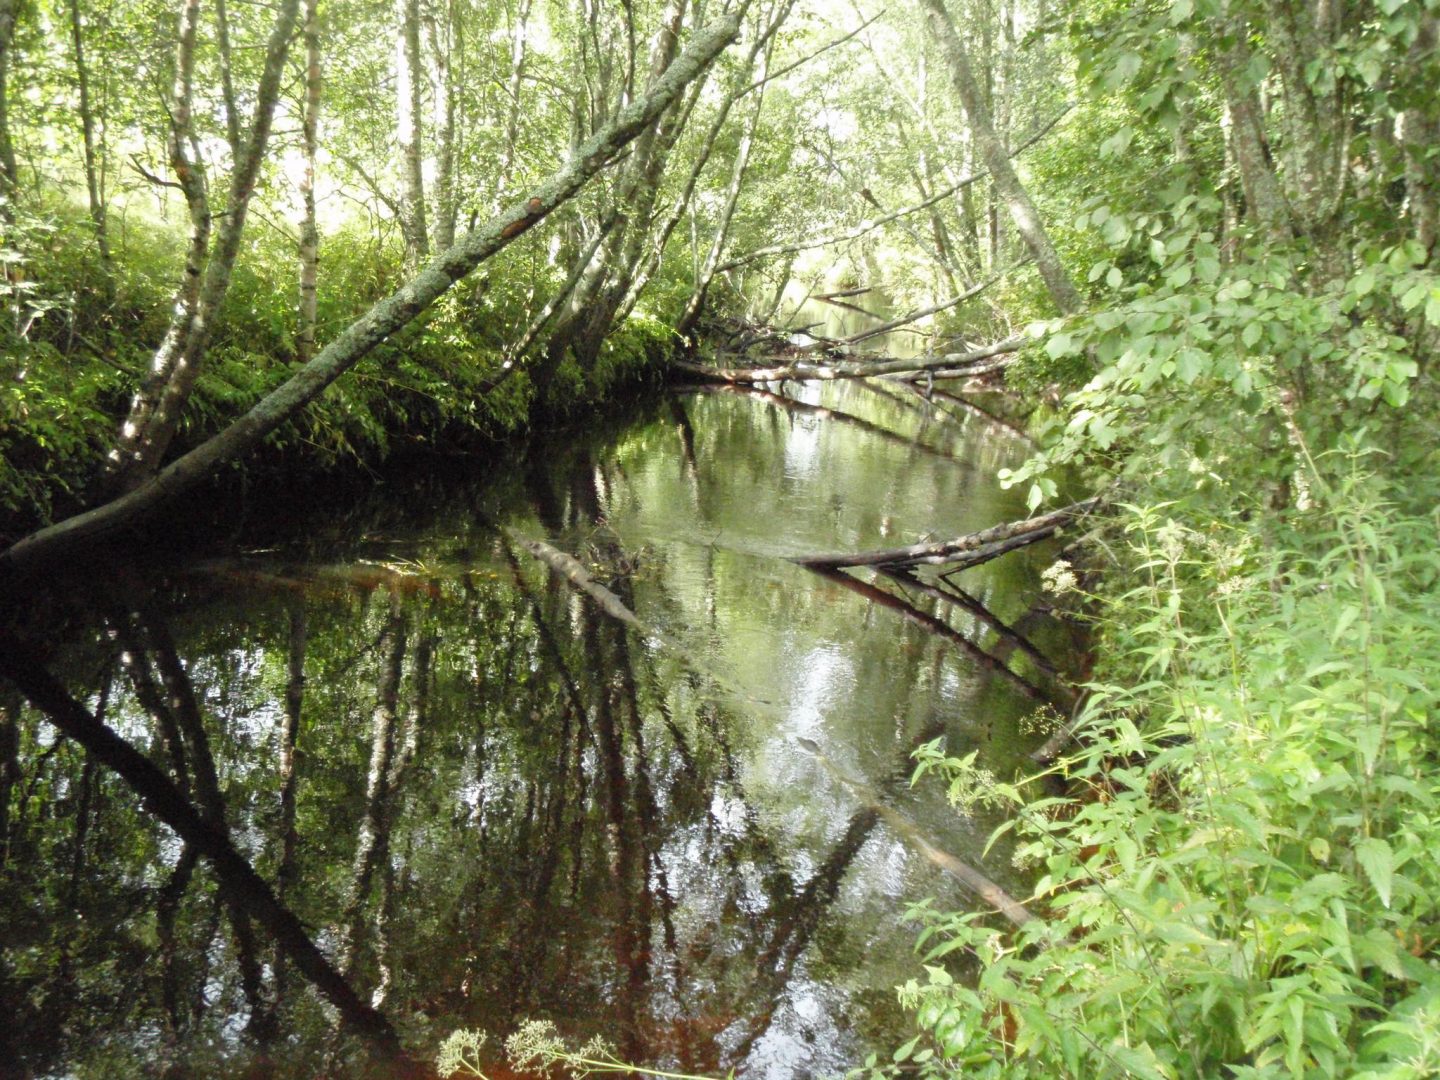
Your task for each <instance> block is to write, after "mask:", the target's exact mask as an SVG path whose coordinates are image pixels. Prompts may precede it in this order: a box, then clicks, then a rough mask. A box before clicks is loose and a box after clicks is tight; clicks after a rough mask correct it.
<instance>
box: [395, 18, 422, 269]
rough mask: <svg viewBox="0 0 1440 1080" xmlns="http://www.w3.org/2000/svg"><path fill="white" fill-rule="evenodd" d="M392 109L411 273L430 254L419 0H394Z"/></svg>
mask: <svg viewBox="0 0 1440 1080" xmlns="http://www.w3.org/2000/svg"><path fill="white" fill-rule="evenodd" d="M395 18H396V23H397V33H396V40H395V109H396V120H397V128H396V136H397V138H398V139H399V142H400V231H401V232H402V233H403V234H404V236H405V272H406V273H408V274H414V273H415V272H416V271H417V270H418V269H419V268H420V264H421V263H422V262H423V261H424V260H426V259H428V258H429V257H430V238H429V234H428V232H427V230H426V227H425V178H424V175H423V172H422V165H423V162H424V146H423V136H424V130H423V122H422V120H421V116H422V98H423V88H424V73H423V72H422V70H421V66H420V0H396V3H395Z"/></svg>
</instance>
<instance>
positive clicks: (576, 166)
mask: <svg viewBox="0 0 1440 1080" xmlns="http://www.w3.org/2000/svg"><path fill="white" fill-rule="evenodd" d="M742 14H743V8H742V9H741V10H737V11H734V12H731V13H730V14H729V15H726V16H723V17H722V18H720V19H717V20H716V21H715V22H714V23H712V24H711V25H710V26H708V27H706V28H705V29H704V30H702V31H700V32H699V33H697V34H696V35H695V36H694V38H693V39H692V40H691V42H690V46H689V48H687V49H686V50H685V52H684V53H683V54H682V55H681V56H680V57H678V58H677V59H676V61H675V62H674V63H673V64H671V65H670V67H669V68H668V69H667V70H666V72H665V74H664V75H663V76H661V77H660V79H659V80H657V81H656V83H655V84H654V85H653V86H652V87H651V88H650V90H649V91H648V92H647V93H645V94H644V95H643V96H642V97H640V98H639V99H638V100H636V101H635V102H633V103H632V104H630V105H629V106H627V107H626V108H625V109H623V110H621V112H620V113H619V115H617V116H616V118H615V120H614V122H613V123H611V124H610V125H609V126H607V127H606V128H604V129H602V130H601V131H599V132H597V133H596V134H595V135H594V136H593V137H592V138H591V139H589V140H588V141H587V142H585V143H584V144H582V145H581V146H580V147H578V148H577V149H576V150H575V152H574V153H573V154H572V156H571V157H570V159H569V160H568V161H567V162H566V163H565V164H564V165H563V166H562V167H561V168H560V169H559V171H557V172H556V173H555V174H554V175H552V176H551V177H550V178H549V179H548V180H547V181H545V183H543V184H541V185H539V186H538V187H536V188H534V189H533V190H534V194H533V195H532V196H531V197H530V198H529V199H528V200H526V201H524V202H520V203H516V204H514V205H512V206H511V207H510V208H509V209H508V210H506V211H505V212H504V213H502V214H500V215H498V216H497V217H495V218H494V219H493V220H491V221H490V222H489V223H487V224H486V225H484V226H481V227H480V228H478V229H475V230H473V231H471V232H470V233H469V234H468V235H467V236H466V237H465V238H464V239H462V240H461V241H460V242H458V243H457V244H456V245H455V246H454V247H452V248H451V249H450V250H448V251H446V252H445V253H444V254H442V255H440V256H438V257H437V258H436V259H434V260H433V261H432V262H431V263H430V264H429V265H428V266H427V267H425V269H424V270H422V271H421V272H420V273H419V274H418V275H416V276H415V277H414V278H413V279H411V280H410V281H409V282H407V283H406V284H405V285H403V286H402V287H401V288H400V289H399V290H398V291H397V292H395V293H394V294H392V295H391V296H389V297H387V298H386V299H384V300H381V301H380V302H379V303H377V304H376V305H375V306H374V307H372V308H371V309H370V310H369V311H368V312H367V313H366V314H365V315H363V316H362V317H361V318H360V319H358V320H357V321H356V322H355V323H353V324H352V325H351V326H350V327H349V328H347V329H346V330H345V331H343V332H342V333H341V334H340V335H339V336H338V337H337V338H335V340H333V341H332V342H331V343H330V344H329V345H327V346H326V347H325V348H324V349H322V350H321V351H320V353H319V355H318V356H316V357H315V359H314V360H312V361H310V363H308V364H306V365H305V366H304V367H303V368H301V369H300V370H299V371H297V372H296V373H295V374H294V375H293V376H291V378H290V379H289V380H287V381H286V382H285V383H283V384H282V385H281V386H279V387H277V388H276V389H275V390H272V391H271V392H270V393H269V394H267V395H266V396H265V397H264V398H262V399H261V400H260V401H259V402H258V403H257V404H256V405H255V406H254V407H253V408H252V409H251V410H250V411H249V412H248V413H246V414H245V415H244V416H242V417H241V418H240V419H238V420H236V421H235V422H234V423H233V424H231V425H230V426H229V427H228V428H226V429H225V430H224V431H222V432H221V433H220V434H218V435H216V436H215V437H214V438H212V439H210V440H209V441H208V442H205V443H204V444H202V445H201V446H198V447H196V448H195V449H194V450H191V451H190V452H189V453H187V454H185V455H183V456H181V457H180V458H177V459H176V460H175V461H173V462H172V463H171V464H170V465H168V466H167V467H166V468H164V469H162V470H161V471H160V472H159V473H158V474H157V475H155V476H154V477H153V478H152V479H150V480H148V481H146V482H145V483H144V484H142V485H141V486H139V487H137V488H136V489H134V490H133V491H130V492H127V493H126V494H125V495H122V496H120V497H119V498H117V499H114V500H112V501H110V502H108V503H106V504H105V505H103V506H100V507H97V508H96V509H94V510H90V511H87V512H86V513H83V514H79V515H77V516H75V517H73V518H69V519H67V520H66V521H62V522H60V523H58V524H56V525H52V526H50V527H48V528H45V529H41V530H40V531H39V532H36V533H34V534H32V535H31V536H29V537H26V538H25V539H23V540H21V541H20V542H19V543H17V544H15V545H14V546H13V547H11V548H10V549H9V550H7V551H6V552H5V553H4V554H3V555H0V569H9V570H19V569H22V568H27V567H29V568H33V567H36V566H39V565H40V564H42V563H44V562H46V561H49V560H50V559H53V558H54V557H55V556H57V555H59V554H60V553H61V552H63V551H69V550H72V549H73V548H74V547H75V546H76V545H77V544H79V543H81V542H83V541H86V540H89V539H92V538H95V537H100V536H104V535H107V534H110V533H113V532H115V531H117V530H119V529H123V528H125V527H126V526H128V525H130V524H131V523H133V522H134V521H136V520H137V519H138V518H140V517H142V516H144V515H145V514H147V513H149V512H151V511H152V510H153V509H154V508H155V507H157V506H159V505H161V504H162V503H164V502H165V501H166V500H168V499H170V498H173V497H174V496H176V495H179V494H180V493H181V492H184V491H188V490H189V489H190V488H192V487H194V486H195V485H196V484H198V483H200V482H201V481H203V480H205V479H206V478H207V477H209V476H210V474H211V473H212V472H214V470H215V469H217V468H218V467H219V466H220V465H221V464H223V463H225V462H227V461H230V460H232V459H233V458H235V457H237V456H239V455H241V454H244V453H246V452H248V451H249V450H251V449H253V448H254V447H255V446H257V445H258V444H259V443H260V442H261V441H262V440H263V439H264V438H265V437H266V436H267V435H269V434H270V432H272V431H274V430H275V429H276V428H277V427H279V426H280V425H281V424H283V423H285V421H286V420H288V419H290V417H292V416H293V415H295V413H297V412H298V411H299V410H301V409H303V408H304V407H305V406H306V405H308V404H309V403H310V402H311V401H313V400H315V398H317V397H319V396H320V394H321V393H323V392H324V390H325V388H326V387H327V386H329V385H330V384H331V383H332V382H334V381H335V380H336V379H337V378H339V377H340V376H341V375H342V374H344V373H345V372H346V371H348V370H349V369H350V368H352V367H353V366H354V365H355V364H357V363H359V361H360V360H361V359H363V358H364V357H365V356H366V355H367V354H368V353H369V352H370V350H371V349H373V348H375V346H376V345H378V344H380V342H382V341H384V340H385V339H386V338H388V337H389V336H390V335H391V334H393V333H394V332H395V331H397V330H399V329H400V328H401V327H403V326H406V325H408V324H409V323H410V322H411V321H412V320H413V319H414V318H415V317H416V316H417V315H419V314H420V313H421V312H423V311H424V310H425V309H426V308H428V307H429V306H430V305H431V304H432V303H434V302H435V300H436V299H438V298H439V297H440V296H442V295H443V294H444V293H445V292H446V291H447V290H449V288H450V287H451V286H452V285H454V284H455V282H457V281H459V280H460V279H461V278H463V277H464V276H465V275H466V274H468V273H470V271H471V270H473V269H475V267H476V266H478V265H480V263H482V262H484V261H485V260H486V259H488V258H489V257H490V256H492V255H493V254H495V252H497V251H499V250H501V249H502V248H504V247H505V246H506V245H508V244H509V243H510V242H511V241H512V240H513V239H514V238H515V237H517V236H519V235H520V234H521V233H523V232H525V231H526V230H527V229H529V228H531V227H533V226H534V225H535V224H536V223H538V222H540V221H541V220H543V219H544V218H546V217H548V216H549V215H550V214H551V213H552V212H553V211H554V210H555V208H556V207H558V206H559V205H561V204H562V203H564V202H565V201H566V200H567V199H569V198H570V197H571V196H572V195H574V194H575V192H577V191H579V190H580V188H581V187H583V186H584V185H585V183H586V182H587V181H589V180H590V178H591V177H593V176H594V175H595V174H596V173H598V172H600V171H601V170H602V169H603V168H605V166H606V165H608V164H609V163H610V162H611V161H612V160H614V158H615V156H616V154H618V153H619V151H620V150H621V149H622V148H624V147H625V146H626V145H627V144H628V143H629V142H630V141H631V140H633V139H634V138H635V137H636V136H637V135H638V134H639V133H640V132H641V131H643V130H644V129H645V128H646V127H647V126H648V125H649V124H651V123H652V122H653V121H654V120H655V118H656V117H658V116H659V115H660V114H661V113H662V112H663V111H664V110H665V109H666V108H667V107H668V106H669V105H670V103H671V102H673V101H674V100H675V99H676V98H677V97H678V96H679V95H680V93H681V91H682V90H684V88H685V87H686V85H688V84H689V83H690V82H691V81H692V80H693V79H694V78H695V77H696V76H698V75H699V74H700V73H701V72H702V71H704V70H705V69H706V68H707V67H708V66H709V65H710V63H711V62H712V61H713V60H714V59H715V58H716V57H717V56H719V55H720V53H721V52H722V51H723V50H724V48H725V47H726V46H727V45H728V44H729V43H730V42H731V41H733V40H734V39H735V35H736V34H737V33H738V32H739V29H740V19H741V16H742Z"/></svg>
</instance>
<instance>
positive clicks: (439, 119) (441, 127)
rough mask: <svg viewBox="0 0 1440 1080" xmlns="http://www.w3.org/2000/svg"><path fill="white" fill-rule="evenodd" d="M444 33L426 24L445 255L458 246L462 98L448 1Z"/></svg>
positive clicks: (438, 233) (439, 236) (438, 231)
mask: <svg viewBox="0 0 1440 1080" xmlns="http://www.w3.org/2000/svg"><path fill="white" fill-rule="evenodd" d="M443 18H444V33H443V34H442V33H441V32H440V29H439V28H438V27H437V26H436V20H435V19H434V18H431V19H429V20H428V21H427V22H426V26H427V27H428V29H429V31H430V54H431V57H432V63H433V67H434V74H433V76H432V78H431V80H430V95H431V99H432V100H431V105H430V115H431V123H432V124H433V125H434V128H435V246H436V247H437V248H439V249H440V250H441V251H444V250H445V249H446V248H448V247H449V246H450V245H451V244H453V243H455V220H456V216H457V210H456V206H455V110H456V107H457V104H458V98H459V95H458V93H457V92H456V85H455V72H454V64H455V48H454V45H455V37H456V35H457V34H458V33H459V32H460V26H459V22H458V20H457V16H456V11H455V0H447V2H446V4H445V7H444V11H443Z"/></svg>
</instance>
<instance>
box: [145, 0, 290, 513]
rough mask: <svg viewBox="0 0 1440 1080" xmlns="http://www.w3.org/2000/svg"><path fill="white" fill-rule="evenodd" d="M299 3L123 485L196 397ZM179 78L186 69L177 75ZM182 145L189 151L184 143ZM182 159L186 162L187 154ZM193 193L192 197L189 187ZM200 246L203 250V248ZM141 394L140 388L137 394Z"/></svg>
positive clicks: (190, 3) (286, 4) (274, 57)
mask: <svg viewBox="0 0 1440 1080" xmlns="http://www.w3.org/2000/svg"><path fill="white" fill-rule="evenodd" d="M299 7H300V0H281V3H280V5H279V11H278V13H277V15H276V17H275V25H274V28H273V29H272V30H271V33H270V40H269V42H268V43H267V45H266V52H265V64H264V69H263V71H262V73H261V76H260V83H259V86H258V88H257V90H256V102H255V117H254V120H253V122H252V123H251V126H250V132H249V135H248V138H247V139H246V142H245V145H244V147H243V150H242V153H241V155H240V159H239V160H238V161H236V162H235V168H234V170H233V171H232V172H231V175H230V190H229V193H228V197H227V201H226V211H225V212H224V213H223V214H221V215H219V217H220V227H219V230H218V231H217V233H216V237H215V249H214V251H213V252H210V254H209V257H208V259H204V267H205V269H204V281H203V283H201V284H200V286H199V290H198V297H197V299H196V302H195V306H194V307H193V309H191V310H190V311H189V312H182V311H181V309H180V308H179V306H178V305H177V313H176V319H175V320H174V321H172V324H171V333H170V334H167V336H166V342H165V343H162V345H161V351H160V352H157V354H156V359H155V362H154V363H152V365H151V371H152V374H154V375H156V376H159V374H160V371H161V370H162V368H164V369H167V370H165V374H164V376H163V388H162V389H161V391H160V393H159V398H158V400H156V401H154V402H153V405H148V403H147V405H148V407H147V408H146V409H145V410H144V412H145V415H144V418H143V422H138V423H137V419H136V408H135V407H134V406H132V408H131V416H130V418H129V419H128V420H127V421H126V425H125V428H124V429H123V430H122V445H121V447H120V450H121V452H122V453H123V454H124V455H125V458H126V460H123V461H122V463H121V464H122V468H123V471H122V473H121V477H120V479H121V485H122V487H124V488H125V489H127V490H130V489H134V488H137V487H139V486H141V485H142V484H144V483H145V482H147V481H148V480H149V479H150V478H151V476H153V474H154V473H155V472H156V470H157V469H158V468H159V465H160V461H161V459H162V458H163V457H164V455H165V451H166V450H167V449H169V447H170V442H171V440H172V439H174V437H175V432H176V431H177V430H178V429H179V426H180V417H181V413H182V412H183V410H184V408H185V404H186V403H187V402H188V401H189V400H190V394H191V392H192V391H193V390H194V388H195V380H196V379H198V378H199V377H200V367H201V364H202V362H203V361H204V357H205V347H206V345H207V343H208V342H209V340H210V334H211V333H212V332H213V330H214V326H215V320H216V318H217V317H218V315H219V312H220V306H221V305H222V304H223V303H224V301H225V294H226V292H227V291H228V290H229V288H230V275H231V273H232V271H233V270H234V268H235V259H236V257H237V256H238V255H239V253H240V240H241V237H242V235H243V233H244V231H245V217H246V213H247V211H248V210H249V207H250V198H251V196H252V195H253V194H254V192H255V181H256V178H257V176H258V175H259V172H260V165H261V163H262V162H263V160H264V158H265V150H266V146H267V144H268V142H269V139H270V125H271V122H272V121H273V120H274V117H275V105H276V102H277V101H278V100H279V96H280V80H281V76H282V75H283V74H284V71H285V59H286V57H287V56H288V55H289V51H290V39H291V37H292V36H293V33H294V29H295V21H296V18H297V16H298V13H299ZM198 9H199V3H198V0H184V13H183V14H182V22H181V26H182V46H181V52H182V53H188V55H187V56H186V57H185V58H186V59H187V61H188V62H189V63H190V64H191V65H193V63H194V35H195V30H194V26H193V23H194V21H195V20H196V19H197V18H198ZM187 19H188V20H189V21H190V23H191V24H192V25H190V26H189V27H188V31H187V27H186V20H187ZM186 32H188V35H189V48H188V50H187V49H186V48H185V47H184V35H185V33H186ZM178 82H179V76H178V75H177V83H178ZM189 83H190V72H188V71H187V72H186V75H185V86H184V97H183V100H184V102H185V106H186V111H185V118H184V123H183V124H181V123H178V122H177V123H176V124H175V125H174V129H175V130H172V135H171V141H172V152H173V151H174V149H175V148H176V147H180V146H181V143H182V139H181V137H180V135H181V133H184V134H185V135H186V136H187V137H188V135H189V134H190V123H189V119H190V117H189V106H190V85H189ZM180 100H181V98H180V95H177V104H178V103H179V101H180ZM180 153H181V154H182V155H183V148H182V149H181V150H180ZM181 163H182V164H183V160H182V162H181ZM186 196H187V200H188V199H189V192H188V190H187V193H186ZM195 215H196V208H195V206H194V204H193V202H192V206H191V218H192V223H193V222H194V219H195ZM207 216H208V210H207ZM207 227H208V222H207ZM192 230H193V225H192ZM193 254H195V237H194V234H193V231H192V255H193ZM200 254H201V255H202V257H203V254H204V253H203V251H202V252H200ZM190 274H191V265H189V264H187V266H186V277H187V284H186V285H185V286H183V287H182V288H183V289H186V290H189V289H192V288H193V286H191V285H190V284H189V281H188V279H189V277H190ZM177 324H179V325H177ZM172 337H173V338H174V339H175V344H174V345H171V346H170V348H169V349H167V344H168V343H170V342H171V341H172ZM171 350H173V352H172V351H171ZM171 355H173V360H172V361H171V362H169V363H168V364H164V363H162V360H166V359H169V357H170V356H171ZM139 397H140V396H139V395H137V401H138V400H139ZM127 444H129V445H127Z"/></svg>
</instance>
